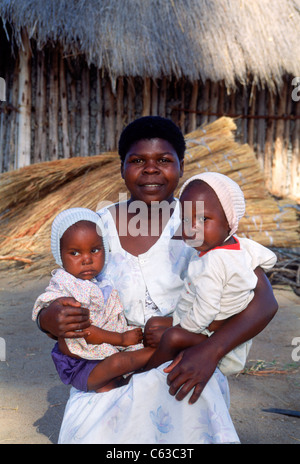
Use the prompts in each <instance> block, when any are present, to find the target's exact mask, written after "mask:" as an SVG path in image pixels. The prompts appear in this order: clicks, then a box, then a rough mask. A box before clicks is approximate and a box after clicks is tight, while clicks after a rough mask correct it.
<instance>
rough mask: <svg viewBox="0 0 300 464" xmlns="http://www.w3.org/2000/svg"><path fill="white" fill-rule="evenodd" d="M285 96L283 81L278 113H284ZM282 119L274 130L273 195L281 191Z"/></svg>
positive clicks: (282, 158)
mask: <svg viewBox="0 0 300 464" xmlns="http://www.w3.org/2000/svg"><path fill="white" fill-rule="evenodd" d="M286 97H287V83H286V82H284V83H283V87H282V90H281V93H280V97H279V103H278V114H279V115H282V114H285V110H286ZM283 149H284V120H283V119H278V120H277V122H276V130H275V144H274V156H273V165H272V193H273V195H277V196H281V195H282V193H283V178H284V174H283V169H285V166H284V155H283Z"/></svg>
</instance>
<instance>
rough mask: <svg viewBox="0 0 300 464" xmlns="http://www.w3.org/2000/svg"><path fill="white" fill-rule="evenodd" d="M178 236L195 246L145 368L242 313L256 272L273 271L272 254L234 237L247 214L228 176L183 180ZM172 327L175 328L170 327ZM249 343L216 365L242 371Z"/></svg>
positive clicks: (211, 174)
mask: <svg viewBox="0 0 300 464" xmlns="http://www.w3.org/2000/svg"><path fill="white" fill-rule="evenodd" d="M180 202H181V206H182V238H183V239H184V240H185V241H186V243H188V244H189V245H190V246H192V247H193V248H195V250H196V252H195V255H194V256H193V257H192V259H191V261H190V263H189V266H188V270H187V277H186V279H185V282H184V289H183V292H182V294H181V298H180V299H179V302H178V305H177V307H176V309H175V312H174V314H173V327H172V328H169V329H167V331H165V332H164V334H163V335H162V338H161V339H160V342H159V346H158V350H157V351H156V352H155V353H154V355H153V356H152V358H151V359H150V361H149V362H148V364H147V367H146V368H147V369H148V368H152V367H154V366H156V365H159V364H161V363H162V362H165V361H167V360H170V359H174V356H176V355H177V354H178V352H179V351H181V350H182V349H184V348H187V347H189V346H193V345H197V344H199V343H201V341H203V339H204V338H203V337H207V336H210V335H212V333H213V332H214V331H216V330H218V328H220V327H221V325H223V323H224V322H225V321H226V319H228V318H230V317H231V316H233V315H234V314H237V313H239V312H241V311H243V310H244V309H245V308H246V307H247V306H248V304H249V303H250V301H251V300H252V298H253V296H254V289H255V287H256V283H257V277H256V275H255V272H254V270H255V269H256V268H257V267H262V268H263V269H264V270H268V269H271V268H272V267H273V266H274V264H275V262H276V255H275V254H274V253H273V252H272V251H271V250H269V249H267V248H265V247H263V246H262V245H260V244H258V243H256V242H254V241H252V240H249V239H247V238H238V237H237V236H236V235H234V234H235V233H236V231H237V229H238V224H239V220H240V219H241V218H242V217H243V215H244V213H245V199H244V195H243V192H242V190H241V189H240V187H239V186H238V184H237V183H236V182H234V181H233V180H232V179H230V178H229V177H227V176H225V175H223V174H220V173H216V172H205V173H202V174H199V175H195V176H193V177H191V178H190V179H189V180H187V181H186V182H185V183H184V185H183V187H182V189H181V191H180ZM174 326H175V327H174ZM250 346H251V341H249V342H247V343H244V344H243V345H240V347H238V349H236V350H235V351H234V352H231V353H229V354H228V355H227V356H226V357H225V358H223V360H221V362H220V364H219V368H220V370H221V371H222V372H223V374H225V375H229V374H234V373H237V372H240V371H241V370H242V369H243V368H244V365H245V362H246V358H247V355H248V352H249V349H250Z"/></svg>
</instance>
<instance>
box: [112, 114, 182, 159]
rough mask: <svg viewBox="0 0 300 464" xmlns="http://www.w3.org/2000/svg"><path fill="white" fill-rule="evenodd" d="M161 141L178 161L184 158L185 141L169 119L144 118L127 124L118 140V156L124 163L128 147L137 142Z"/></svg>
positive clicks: (158, 117) (159, 117) (157, 117)
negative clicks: (167, 145) (175, 154)
mask: <svg viewBox="0 0 300 464" xmlns="http://www.w3.org/2000/svg"><path fill="white" fill-rule="evenodd" d="M156 138H159V139H163V140H166V141H167V142H169V143H170V144H171V145H172V147H173V148H174V150H175V151H176V153H177V156H178V158H179V159H180V160H182V159H183V158H184V152H185V140H184V137H183V134H182V132H181V130H180V129H179V128H178V127H177V126H176V124H174V123H173V121H171V120H170V119H166V118H162V117H161V116H144V117H142V118H139V119H136V120H135V121H133V122H131V123H130V124H128V126H127V127H125V129H124V130H123V132H122V134H121V137H120V140H119V155H120V158H121V160H122V161H124V159H125V156H126V154H127V153H128V150H129V149H130V147H131V146H132V145H133V144H134V143H135V142H137V141H139V140H150V139H156Z"/></svg>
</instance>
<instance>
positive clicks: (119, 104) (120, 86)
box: [115, 77, 124, 147]
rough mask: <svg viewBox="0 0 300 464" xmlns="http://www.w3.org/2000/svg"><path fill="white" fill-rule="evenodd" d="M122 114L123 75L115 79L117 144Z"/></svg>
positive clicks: (121, 127)
mask: <svg viewBox="0 0 300 464" xmlns="http://www.w3.org/2000/svg"><path fill="white" fill-rule="evenodd" d="M123 114H124V82H123V77H118V79H117V122H116V142H115V146H116V147H117V146H118V142H119V138H120V135H121V132H122V130H123V125H124V124H123Z"/></svg>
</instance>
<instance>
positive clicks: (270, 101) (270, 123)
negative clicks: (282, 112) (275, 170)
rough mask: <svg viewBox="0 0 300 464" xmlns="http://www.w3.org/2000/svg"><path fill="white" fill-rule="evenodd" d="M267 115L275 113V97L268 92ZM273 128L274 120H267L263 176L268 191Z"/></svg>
mask: <svg viewBox="0 0 300 464" xmlns="http://www.w3.org/2000/svg"><path fill="white" fill-rule="evenodd" d="M267 108H268V114H270V115H272V114H274V112H275V95H274V94H273V93H272V92H271V91H270V92H268V105H267ZM274 128H275V120H274V119H272V118H269V119H268V120H267V129H266V142H265V157H264V174H265V183H266V187H267V189H268V190H269V191H271V189H272V158H273V143H274Z"/></svg>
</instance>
